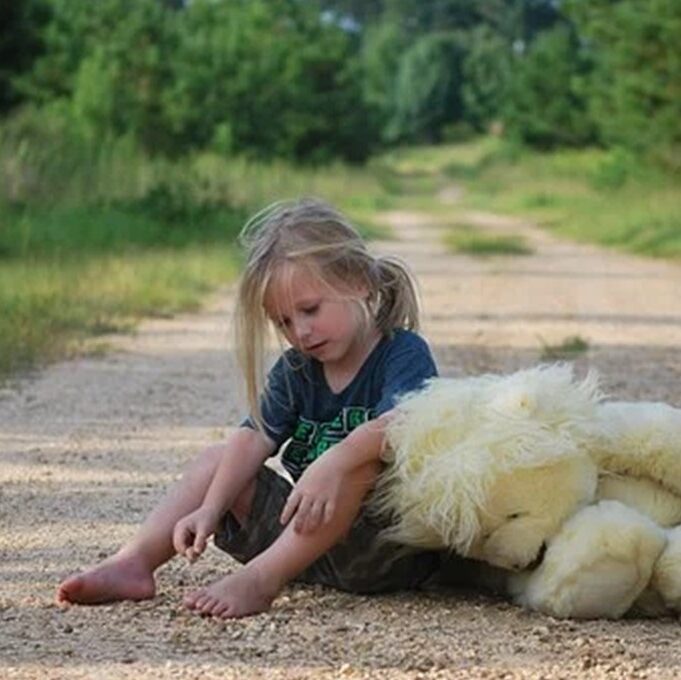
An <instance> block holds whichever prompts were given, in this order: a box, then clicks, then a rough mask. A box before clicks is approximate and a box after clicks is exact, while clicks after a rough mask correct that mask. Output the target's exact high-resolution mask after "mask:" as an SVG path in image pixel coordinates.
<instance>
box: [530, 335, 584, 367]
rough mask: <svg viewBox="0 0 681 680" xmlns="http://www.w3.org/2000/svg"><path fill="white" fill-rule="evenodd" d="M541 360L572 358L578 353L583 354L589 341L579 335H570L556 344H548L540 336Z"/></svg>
mask: <svg viewBox="0 0 681 680" xmlns="http://www.w3.org/2000/svg"><path fill="white" fill-rule="evenodd" d="M540 340H541V345H542V351H541V360H542V361H560V360H564V359H574V358H575V357H577V356H579V355H580V354H584V352H586V351H587V350H588V349H589V343H588V342H587V341H586V340H584V338H582V337H580V336H579V335H572V336H570V337H568V338H565V340H563V342H561V343H559V344H557V345H549V344H547V343H545V342H544V341H543V340H542V339H541V338H540Z"/></svg>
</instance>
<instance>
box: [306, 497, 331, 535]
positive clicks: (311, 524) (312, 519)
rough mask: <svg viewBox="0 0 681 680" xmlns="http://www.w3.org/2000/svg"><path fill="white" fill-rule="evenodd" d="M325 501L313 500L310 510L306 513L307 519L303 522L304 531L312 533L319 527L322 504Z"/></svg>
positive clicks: (322, 514)
mask: <svg viewBox="0 0 681 680" xmlns="http://www.w3.org/2000/svg"><path fill="white" fill-rule="evenodd" d="M325 504H326V501H323V500H319V501H315V502H314V503H313V504H312V506H311V507H310V511H309V512H308V513H307V520H306V522H305V533H310V534H311V533H312V532H313V531H315V530H316V529H317V527H319V525H320V524H321V523H322V518H323V517H324V506H325Z"/></svg>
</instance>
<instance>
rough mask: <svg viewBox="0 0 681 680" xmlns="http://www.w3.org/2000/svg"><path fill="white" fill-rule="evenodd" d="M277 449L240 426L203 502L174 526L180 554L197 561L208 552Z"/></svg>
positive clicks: (176, 545)
mask: <svg viewBox="0 0 681 680" xmlns="http://www.w3.org/2000/svg"><path fill="white" fill-rule="evenodd" d="M274 449H275V445H274V443H273V442H272V441H271V440H270V439H269V438H268V437H266V436H265V435H264V434H262V433H260V432H258V431H257V430H253V429H251V428H249V427H240V428H238V429H237V430H235V431H234V432H232V433H231V434H230V435H229V436H228V437H227V439H226V441H225V444H224V452H223V454H222V457H221V459H220V462H219V463H218V467H217V469H216V471H215V475H214V477H213V480H212V481H211V483H210V485H209V487H208V490H207V491H206V495H205V496H204V499H203V502H202V503H201V505H200V506H199V507H198V508H197V509H196V510H195V511H194V512H192V513H190V514H189V515H187V516H186V517H183V518H182V519H181V520H180V521H179V522H178V523H177V524H176V525H175V530H174V532H173V545H174V547H175V550H176V551H177V552H178V553H179V554H181V555H185V556H186V557H187V558H188V559H189V560H194V559H196V558H197V557H198V556H199V555H200V554H201V553H202V552H203V551H204V550H205V548H206V542H207V540H208V538H209V537H210V536H211V535H212V534H213V533H214V532H215V529H216V528H217V523H218V522H219V521H220V518H221V517H222V516H223V514H224V513H225V512H226V511H227V510H229V508H231V507H232V505H234V503H235V501H236V499H237V498H238V496H239V494H240V493H241V492H242V491H243V490H244V489H245V488H246V486H247V485H248V484H249V482H250V481H251V480H252V479H253V478H254V477H255V475H256V474H257V472H258V469H259V468H260V467H261V466H262V464H263V463H264V462H265V460H266V459H267V458H268V457H269V456H270V455H272V453H274Z"/></svg>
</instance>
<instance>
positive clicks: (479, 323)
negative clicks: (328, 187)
mask: <svg viewBox="0 0 681 680" xmlns="http://www.w3.org/2000/svg"><path fill="white" fill-rule="evenodd" d="M468 217H469V221H471V220H473V221H475V222H476V223H477V224H478V225H479V226H480V228H482V229H491V230H494V231H512V232H513V233H518V232H519V231H522V232H523V233H524V235H525V238H526V239H527V240H528V242H529V243H530V244H531V245H532V246H533V248H534V249H535V252H534V254H533V255H530V256H524V257H502V258H490V259H477V258H470V257H464V256H453V255H447V254H445V253H444V250H443V248H442V246H441V245H440V243H439V238H440V234H439V231H438V226H437V224H434V223H432V222H431V218H429V217H428V216H427V215H419V214H407V213H390V214H386V215H384V216H383V218H384V219H385V220H386V221H387V222H388V223H389V224H391V225H392V226H393V228H394V230H395V233H396V235H397V236H398V237H399V240H398V241H397V242H388V243H380V244H377V248H379V249H384V250H388V251H390V252H397V253H399V254H401V255H403V256H404V257H405V258H406V259H408V260H409V261H410V262H411V264H412V265H413V267H414V269H415V271H416V274H417V276H418V278H419V280H420V284H421V288H422V292H423V297H424V311H425V317H424V332H425V334H426V336H427V337H428V338H429V339H430V340H431V343H432V345H433V347H434V349H435V351H436V353H437V356H438V358H439V361H440V364H441V367H442V371H443V373H445V374H447V375H465V374H470V373H478V372H480V371H488V370H494V371H508V370H512V369H515V368H518V367H523V366H529V365H532V364H534V363H536V362H537V361H538V360H539V359H540V357H541V353H542V346H544V345H555V344H559V343H561V342H562V341H563V340H565V339H566V338H568V337H570V336H579V337H581V338H582V339H584V340H585V341H586V342H587V343H588V345H589V349H588V351H587V352H586V353H585V354H583V355H581V356H580V357H579V358H578V359H577V361H576V364H577V368H578V370H579V371H584V370H586V368H587V367H596V368H598V369H599V371H600V373H601V376H602V379H603V384H604V386H605V387H606V389H607V390H609V391H610V392H611V394H612V395H614V396H617V397H619V398H635V399H661V400H665V401H668V402H671V403H673V404H675V405H677V406H681V304H680V303H681V267H679V266H675V265H671V264H666V263H662V262H655V261H649V260H643V259H638V258H633V257H628V256H621V255H616V254H613V253H609V252H605V251H602V250H599V249H596V248H593V247H587V246H577V245H574V244H569V243H565V242H560V241H555V240H552V239H551V238H549V237H547V236H546V235H545V234H543V233H542V232H539V231H537V230H535V229H533V228H531V227H530V226H527V225H523V224H519V223H515V222H513V221H512V220H508V219H501V218H498V217H494V216H490V215H483V214H476V215H470V216H468ZM227 298H228V296H227V295H224V296H220V297H219V298H216V299H215V300H213V301H212V302H211V303H210V304H209V305H208V306H207V307H206V309H205V311H203V312H202V313H200V314H196V315H191V316H179V317H177V318H175V319H172V320H151V321H148V322H145V323H144V324H142V325H141V326H140V328H139V329H138V332H137V333H136V334H135V335H134V336H130V337H118V338H114V339H112V344H113V351H112V352H111V353H109V354H107V355H106V356H103V357H96V358H95V357H93V358H80V359H76V360H73V361H69V362H65V363H61V364H58V365H54V366H51V367H49V368H47V369H45V370H43V371H41V372H40V373H38V374H36V375H34V376H30V377H29V378H28V379H25V380H21V381H20V382H18V383H17V384H15V385H13V386H11V387H9V388H8V389H5V390H4V391H2V392H1V393H0V484H1V486H0V557H1V559H0V575H1V577H2V585H1V586H0V588H1V591H0V678H23V679H26V678H44V679H46V680H51V679H57V678H69V679H71V678H116V679H118V678H140V679H142V680H148V679H151V678H185V679H189V678H240V679H241V678H245V679H251V678H336V677H340V678H390V679H400V680H402V679H405V680H406V679H416V678H574V677H583V678H643V677H648V678H656V679H657V678H659V679H663V678H676V677H681V628H680V627H679V623H678V621H676V620H671V619H668V620H657V621H642V620H626V621H621V622H603V621H596V622H572V621H558V620H554V619H551V618H547V617H544V616H541V615H538V614H534V613H529V612H525V611H522V610H520V609H518V608H516V607H514V606H512V605H510V604H507V603H504V602H499V601H495V600H493V599H490V598H487V597H485V596H482V595H477V594H465V593H462V594H442V593H439V594H434V593H429V594H413V593H405V594H399V595H393V596H385V597H375V598H367V597H359V596H352V595H346V594H342V593H337V592H333V591H329V590H323V589H316V588H300V587H297V588H291V589H289V590H287V591H286V593H285V595H284V596H283V597H282V598H280V600H279V601H278V602H277V603H276V605H275V607H274V609H273V610H272V611H271V612H270V613H267V614H263V615H260V616H257V617H253V618H250V619H246V620H241V621H235V622H229V623H226V624H216V623H213V622H211V621H206V620H203V619H200V618H197V617H194V616H191V615H190V614H188V613H187V612H185V611H184V610H183V609H182V607H181V605H180V597H181V593H182V591H183V590H184V589H186V588H189V587H191V586H192V585H194V584H198V583H204V582H206V581H208V580H210V579H214V578H215V577H216V576H217V575H218V574H220V573H222V572H223V571H224V570H225V569H230V568H233V567H234V564H233V563H232V562H231V561H230V560H229V558H227V557H226V556H225V555H224V554H223V553H220V552H218V551H217V550H214V549H211V550H210V551H209V554H208V555H207V556H206V557H205V558H204V559H202V560H201V561H200V562H199V563H197V564H196V565H194V566H191V567H189V566H187V565H185V564H184V563H182V562H180V561H179V560H176V561H174V562H173V563H171V564H169V565H167V566H166V567H164V568H163V569H162V570H161V571H160V573H159V586H160V593H159V595H158V597H157V598H156V599H155V600H154V601H151V602H146V603H143V604H131V603H123V604H118V605H113V606H101V607H93V608H84V607H73V608H71V609H69V610H67V611H61V610H59V609H57V608H56V607H54V606H53V604H52V597H53V591H54V587H55V585H56V583H57V582H58V581H59V580H60V579H61V578H62V577H63V576H64V575H66V574H68V573H69V572H71V571H73V570H75V569H78V568H81V567H82V566H84V565H87V564H90V563H93V562H96V561H97V560H98V559H100V558H101V557H102V556H104V555H106V554H109V553H110V552H112V551H113V550H114V549H115V548H116V547H117V546H118V545H119V544H120V543H121V542H122V541H124V540H125V539H126V538H127V537H129V536H130V535H131V533H132V532H133V530H134V527H135V526H136V524H137V523H138V522H139V521H140V520H141V519H142V518H143V517H144V515H145V514H146V513H147V512H148V510H149V509H150V508H151V507H152V505H153V504H154V502H155V501H156V500H157V499H158V498H159V496H160V495H161V494H162V492H163V489H164V487H165V486H166V485H167V484H168V483H169V482H171V480H173V479H174V478H175V477H176V476H177V474H178V472H179V470H180V469H181V466H182V464H183V463H184V462H185V461H186V460H188V459H189V458H190V457H191V456H192V455H193V453H194V452H195V451H196V450H198V449H199V448H201V447H202V446H204V445H205V444H206V443H209V442H212V441H214V440H216V439H218V438H219V437H221V436H222V435H223V434H224V432H225V426H226V424H228V423H233V422H235V420H236V418H238V416H239V409H238V405H237V404H238V400H237V388H236V382H235V371H234V368H233V366H232V365H231V359H230V352H229V339H228V328H227V312H226V310H227V307H228V299H227Z"/></svg>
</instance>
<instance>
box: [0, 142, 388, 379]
mask: <svg viewBox="0 0 681 680" xmlns="http://www.w3.org/2000/svg"><path fill="white" fill-rule="evenodd" d="M43 142H44V140H43ZM33 151H35V153H33ZM59 151H60V153H49V149H44V148H38V149H35V150H32V149H31V148H30V144H29V147H28V148H24V147H22V149H21V154H17V155H16V156H11V155H10V154H11V148H8V147H2V148H0V174H2V178H3V179H4V182H3V184H2V185H1V186H0V379H2V377H3V376H8V375H10V374H12V373H14V372H16V371H20V370H25V369H30V368H31V367H33V366H36V365H38V364H41V363H44V362H46V361H52V360H56V359H58V358H60V357H64V356H66V355H68V354H70V353H72V352H74V351H77V352H93V351H94V352H101V351H104V350H103V345H102V343H101V342H100V343H97V342H96V341H93V338H96V337H97V336H101V335H102V334H106V333H110V332H120V331H129V330H131V329H133V328H134V326H135V324H136V323H137V321H138V320H139V319H140V318H141V317H143V316H157V315H160V316H169V315H172V314H175V313H177V312H179V311H184V310H191V309H194V308H196V307H197V306H198V305H199V304H200V302H201V300H203V299H204V298H205V296H206V294H207V293H208V292H210V291H212V290H214V289H215V288H217V287H218V286H220V285H221V284H223V283H226V282H228V281H230V280H232V279H234V278H235V276H236V274H237V272H238V253H237V248H236V244H235V240H236V236H237V234H238V232H239V230H240V228H241V226H242V225H243V223H244V221H245V219H246V218H247V216H248V215H249V214H251V213H253V212H255V211H256V210H259V209H261V208H262V207H264V206H265V205H267V204H269V203H271V202H273V201H275V200H279V199H285V198H292V197H296V196H300V195H316V196H321V197H323V198H326V199H327V200H329V201H330V202H332V203H335V204H336V205H339V206H340V207H341V208H342V209H343V210H344V211H346V212H347V213H348V214H349V215H350V216H351V217H352V218H353V219H354V220H355V221H356V223H357V225H358V227H359V228H360V231H362V232H363V233H364V235H365V236H377V235H381V236H383V235H385V229H384V227H381V226H379V225H377V224H376V223H375V221H374V219H373V215H374V214H375V212H376V211H377V210H379V209H382V208H383V207H386V206H388V205H389V204H388V202H387V201H386V200H384V197H385V196H386V194H385V192H384V191H383V189H382V185H381V183H380V180H379V179H378V178H376V177H375V176H374V175H373V174H372V173H371V172H369V171H367V170H365V169H361V168H353V167H349V166H345V165H341V164H337V165H333V166H328V167H324V168H304V167H294V166H292V165H290V164H287V163H283V162H273V163H262V162H260V163H259V162H254V161H249V160H247V159H243V158H223V157H220V156H217V155H214V154H202V155H197V156H193V157H188V158H183V159H179V160H178V161H176V162H170V161H165V160H160V159H151V158H148V157H146V156H144V155H142V154H141V153H139V152H138V151H137V150H136V149H134V148H133V147H130V146H129V145H128V146H126V145H124V144H123V145H118V146H115V147H112V148H108V147H106V144H103V145H102V152H101V153H100V154H99V155H94V156H93V154H88V153H81V150H78V149H76V150H72V151H73V156H74V158H77V159H83V158H85V159H86V161H82V160H79V161H78V163H80V164H81V165H78V166H77V168H76V170H77V171H75V170H74V168H73V167H71V166H73V163H71V160H73V159H71V160H69V162H66V161H65V158H66V157H67V156H68V154H69V149H68V148H64V147H63V145H62V146H60V147H59ZM32 154H33V155H32ZM34 156H35V159H34V160H35V162H34V163H31V159H32V158H33V157H34ZM67 160H68V159H67ZM88 162H89V163H91V165H90V166H88V167H84V165H86V164H87V163H88ZM62 165H64V167H62ZM67 166H68V167H67ZM74 167H75V166H74ZM67 169H68V170H69V172H68V173H66V170H67ZM65 177H67V178H68V180H67V181H65Z"/></svg>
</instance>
